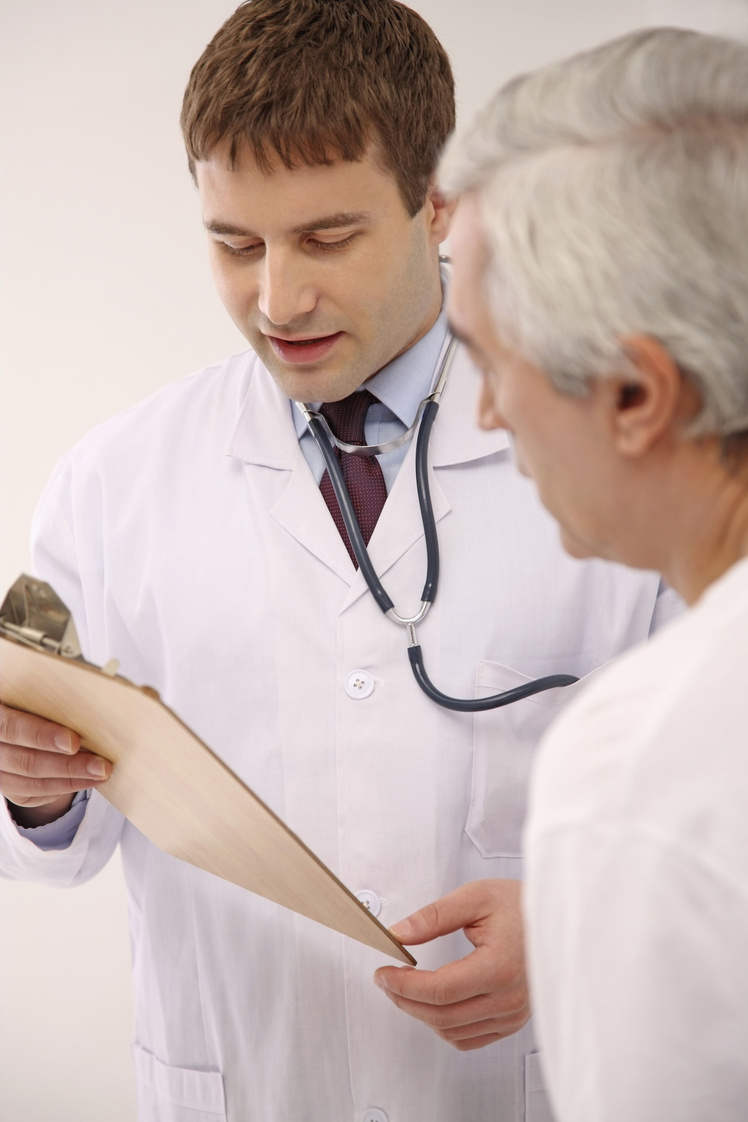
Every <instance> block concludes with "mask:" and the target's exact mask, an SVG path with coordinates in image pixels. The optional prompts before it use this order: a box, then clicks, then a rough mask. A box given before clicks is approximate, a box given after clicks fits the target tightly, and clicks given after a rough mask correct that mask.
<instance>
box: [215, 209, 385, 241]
mask: <svg viewBox="0 0 748 1122" xmlns="http://www.w3.org/2000/svg"><path fill="white" fill-rule="evenodd" d="M371 220H372V215H371V214H370V213H369V212H368V211H365V210H348V211H340V212H339V213H338V214H326V215H325V216H324V217H322V218H314V219H312V221H311V222H302V223H301V225H299V226H294V227H293V229H292V230H291V233H292V234H314V233H317V232H318V231H319V230H339V229H341V228H343V227H345V226H362V225H365V224H366V223H368V222H371ZM205 229H206V230H207V231H208V232H209V233H211V234H227V235H229V236H230V237H234V238H254V237H256V236H257V235H256V234H255V233H254V232H253V231H252V230H247V229H245V228H243V227H242V226H235V225H234V224H233V223H232V222H219V221H218V220H215V221H210V222H206V223H205Z"/></svg>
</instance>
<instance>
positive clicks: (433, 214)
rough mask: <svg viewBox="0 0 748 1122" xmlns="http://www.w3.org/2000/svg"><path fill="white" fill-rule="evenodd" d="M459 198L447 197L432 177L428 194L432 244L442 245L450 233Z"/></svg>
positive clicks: (427, 205)
mask: <svg viewBox="0 0 748 1122" xmlns="http://www.w3.org/2000/svg"><path fill="white" fill-rule="evenodd" d="M456 206H457V199H455V198H449V197H447V196H446V195H445V194H444V192H443V191H442V189H441V188H440V187H439V186H437V184H436V182H435V181H434V180H433V179H432V180H431V182H430V184H429V189H428V194H427V195H426V213H427V218H428V223H429V237H430V240H431V244H432V245H441V243H442V242H443V241H444V240H445V238H446V237H447V234H448V233H449V227H450V226H451V224H452V216H453V214H454V212H455V208H456Z"/></svg>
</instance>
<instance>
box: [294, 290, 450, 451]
mask: <svg viewBox="0 0 748 1122" xmlns="http://www.w3.org/2000/svg"><path fill="white" fill-rule="evenodd" d="M445 305H446V301H442V307H441V311H440V312H439V316H438V318H437V320H436V322H435V323H434V325H433V327H431V328H430V329H429V330H428V331H427V332H426V334H425V335H424V336H423V338H422V339H419V340H418V342H417V343H414V344H413V346H412V347H408V349H407V351H403V353H402V354H401V355H398V356H397V358H393V360H392V362H388V363H387V365H386V366H383V367H382V369H381V370H379V371H378V372H377V373H376V374H375V375H374V377H373V378H369V380H368V381H367V382H365V383H364V386H365V388H366V389H367V390H371V392H372V393H373V394H374V396H375V397H376V398H377V399H378V400H379V401H381V402H382V404H383V405H386V406H387V408H388V409H390V410H391V411H392V412H393V413H394V414H395V416H396V417H397V418H398V419H399V420H400V421H402V423H403V425H404V426H405V428H406V429H407V428H410V426H411V425H412V424H413V422H414V421H415V419H416V413H417V412H418V406H419V405H420V404H421V402H422V401H423V399H424V397H426V396H427V395H428V393H429V391H430V390H431V385H432V382H433V381H434V374H435V372H436V363H437V360H438V358H439V354H440V352H441V349H442V345H443V343H444V340H445V338H446V335H447V330H448V328H447V310H446V306H445ZM319 405H320V403H319V402H312V406H313V408H314V409H319ZM291 409H292V413H293V423H294V428H295V429H296V435H297V436H298V437H301V436H303V434H304V433H305V432H306V431H307V425H306V421H305V420H304V418H303V416H302V414H301V413H300V411H299V410H298V409H297V408H296V406H295V405H294V404H293V402H292V403H291Z"/></svg>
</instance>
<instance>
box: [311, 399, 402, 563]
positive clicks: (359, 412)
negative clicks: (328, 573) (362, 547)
mask: <svg viewBox="0 0 748 1122" xmlns="http://www.w3.org/2000/svg"><path fill="white" fill-rule="evenodd" d="M376 400H377V399H376V398H375V397H374V394H372V393H369V391H368V390H359V391H358V392H357V393H352V394H350V396H349V397H344V398H343V400H342V401H328V402H326V403H325V404H324V405H323V406H322V408H321V409H320V413H321V414H322V416H323V417H324V418H325V420H326V421H327V423H328V425H329V426H330V428H331V429H332V431H333V432H334V433H335V435H336V436H337V438H338V440H343V441H345V443H346V444H365V443H366V439H365V437H364V421H365V420H366V413H367V410H368V408H369V406H370V405H371V404H372V403H373V402H374V401H376ZM335 455H336V456H337V458H338V463H339V464H340V467H341V469H342V472H343V479H344V480H345V483H346V486H347V488H348V494H349V495H350V496H351V502H352V503H353V509H354V511H355V512H356V518H357V519H358V524H359V526H360V527H361V534H362V537H363V539H364V541H365V542H366V544H367V545H368V544H369V538H370V537H371V535H372V534H373V533H374V527H375V526H376V524H377V519H378V518H379V515H380V514H381V511H382V507H383V506H384V502H385V499H386V498H387V488H386V486H385V482H384V476H383V475H382V469H381V467H380V466H379V463H378V462H377V460H376V458H375V457H374V456H354V455H352V453H350V452H341V451H340V449H339V448H336V449H335ZM319 489H320V491H321V492H322V495H323V497H324V500H325V502H326V503H327V506H328V508H329V510H330V514H331V515H332V517H333V520H334V522H335V525H336V526H337V528H338V533H339V534H340V536H341V538H342V539H343V542H344V543H345V546H346V548H347V550H348V552H349V554H350V555H351V561H353V564H354V565H355V566H356V568H358V562H357V561H356V555H355V553H354V552H353V546H352V545H351V543H350V540H349V538H348V533H347V531H346V528H345V524H344V522H343V515H342V514H341V513H340V507H339V506H338V500H337V499H336V498H335V492H334V491H333V488H332V480H331V479H330V474H329V472H328V471H325V474H324V475H323V476H322V480H321V482H320V485H319Z"/></svg>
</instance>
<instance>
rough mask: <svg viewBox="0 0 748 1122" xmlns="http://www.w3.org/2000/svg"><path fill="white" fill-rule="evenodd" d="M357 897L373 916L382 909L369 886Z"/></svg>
mask: <svg viewBox="0 0 748 1122" xmlns="http://www.w3.org/2000/svg"><path fill="white" fill-rule="evenodd" d="M356 899H357V900H359V901H360V902H361V903H362V904H363V905H364V907H365V908H368V909H369V911H370V912H371V914H372V915H373V916H378V915H379V913H380V912H381V910H382V901H381V900H380V899H379V897H378V896H377V894H376V892H370V891H369V889H368V888H363V889H362V890H361V892H357V893H356ZM382 1117H384V1115H382Z"/></svg>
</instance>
